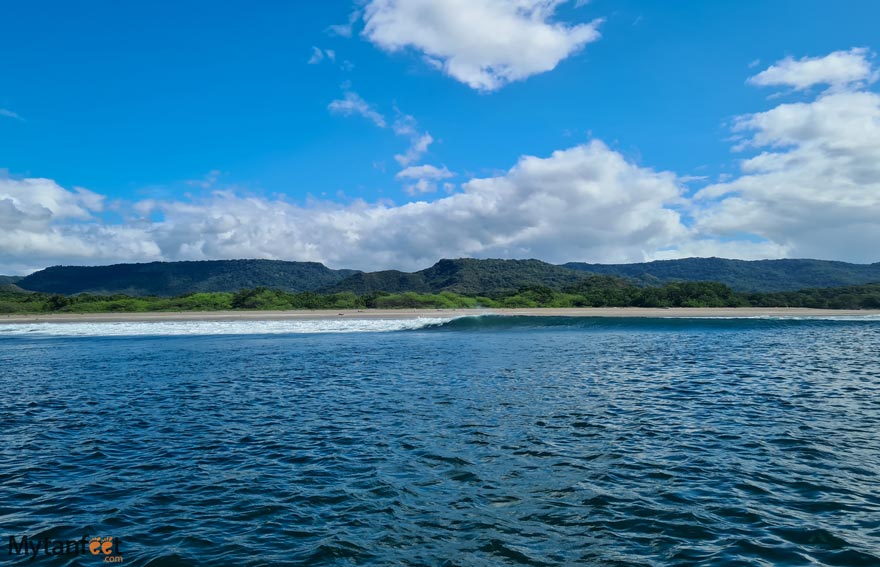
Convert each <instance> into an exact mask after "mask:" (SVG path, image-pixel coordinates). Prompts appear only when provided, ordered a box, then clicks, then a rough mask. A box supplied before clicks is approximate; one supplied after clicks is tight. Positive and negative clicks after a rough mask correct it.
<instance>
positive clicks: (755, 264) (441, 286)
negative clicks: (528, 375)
mask: <svg viewBox="0 0 880 567" xmlns="http://www.w3.org/2000/svg"><path fill="white" fill-rule="evenodd" d="M591 274H600V275H606V276H614V277H618V278H625V279H626V280H628V281H630V282H632V283H634V284H636V285H641V286H661V285H663V284H666V283H671V282H680V281H714V282H719V283H723V284H726V285H728V286H730V287H731V288H733V289H734V290H737V291H746V292H750V291H762V292H771V291H794V290H799V289H805V288H831V287H841V286H854V285H862V284H866V283H875V282H880V263H877V264H870V265H868V264H848V263H845V262H829V261H822V260H761V261H752V262H748V261H743V260H725V259H721V258H687V259H683V260H666V261H658V262H648V263H642V264H584V263H569V264H564V265H563V266H555V265H553V264H548V263H546V262H541V261H540V260H475V259H468V258H464V259H457V260H440V261H439V262H437V263H436V264H434V265H433V266H431V267H430V268H426V269H424V270H419V271H417V272H411V273H410V272H400V271H395V270H387V271H382V272H358V271H356V270H332V269H330V268H327V267H326V266H324V265H323V264H318V263H315V262H285V261H279V260H216V261H202V262H153V263H150V264H117V265H113V266H95V267H73V266H56V267H52V268H46V269H45V270H41V271H39V272H35V273H33V274H31V275H29V276H26V277H24V278H21V279H18V278H15V277H2V278H0V285H5V286H10V285H17V286H19V287H21V288H23V289H26V290H29V291H38V292H44V293H56V294H64V295H72V294H77V293H94V294H105V295H111V294H126V295H132V296H145V295H156V296H165V297H168V296H178V295H185V294H189V293H196V292H221V291H231V292H235V291H239V290H242V289H253V288H261V287H265V288H270V289H277V290H283V291H288V292H301V291H316V292H321V293H339V292H353V293H356V294H358V295H364V294H369V293H374V292H388V293H405V292H416V293H440V292H454V293H458V294H462V295H471V296H473V295H497V294H504V293H508V292H515V291H517V290H519V289H521V288H524V287H529V286H543V287H547V288H550V289H553V290H562V289H564V288H566V287H570V286H574V285H578V284H579V282H581V281H583V280H584V278H586V277H587V276H589V275H591Z"/></svg>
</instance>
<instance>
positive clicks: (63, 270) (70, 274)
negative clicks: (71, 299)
mask: <svg viewBox="0 0 880 567" xmlns="http://www.w3.org/2000/svg"><path fill="white" fill-rule="evenodd" d="M354 273H356V272H355V270H331V269H330V268H328V267H326V266H324V265H323V264H319V263H317V262H283V261H280V260H209V261H200V262H152V263H149V264H116V265H112V266H90V267H82V266H55V267H52V268H46V269H45V270H40V271H39V272H35V273H33V274H31V275H29V276H27V277H24V278H22V279H21V280H19V281H17V282H16V284H17V285H18V286H19V287H22V288H24V289H26V290H29V291H40V292H46V293H60V294H65V295H70V294H76V293H95V294H117V293H121V294H127V295H133V296H142V295H157V296H176V295H185V294H187V293H194V292H210V291H238V290H241V289H246V288H253V287H268V288H274V289H280V290H284V291H294V292H297V291H313V290H317V289H321V288H324V287H327V286H329V285H332V284H334V283H336V282H338V281H340V280H342V279H345V278H346V277H348V276H351V275H352V274H354Z"/></svg>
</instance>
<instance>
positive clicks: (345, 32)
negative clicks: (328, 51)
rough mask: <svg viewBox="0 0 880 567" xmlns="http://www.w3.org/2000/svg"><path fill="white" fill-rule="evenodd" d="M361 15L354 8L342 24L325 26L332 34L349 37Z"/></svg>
mask: <svg viewBox="0 0 880 567" xmlns="http://www.w3.org/2000/svg"><path fill="white" fill-rule="evenodd" d="M360 17H361V11H360V10H354V11H352V12H351V13H350V14H349V15H348V22H346V23H344V24H336V25H332V26H330V27H328V28H327V31H328V32H330V33H331V34H333V35H338V36H340V37H351V34H352V32H353V31H354V25H355V23H357V21H358V20H359V19H360Z"/></svg>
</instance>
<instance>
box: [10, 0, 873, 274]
mask: <svg viewBox="0 0 880 567" xmlns="http://www.w3.org/2000/svg"><path fill="white" fill-rule="evenodd" d="M2 13H3V18H2V21H3V26H2V33H0V274H26V273H29V272H32V271H34V270H37V269H41V268H43V267H46V266H49V265H59V264H63V265H101V264H112V263H119V262H148V261H156V260H205V259H224V258H275V259H284V260H307V261H318V262H323V263H325V264H326V265H328V266H330V267H333V268H342V267H346V268H356V269H363V270H379V269H391V268H393V269H404V270H416V269H421V268H425V267H427V266H430V265H432V264H433V263H434V262H436V261H437V260H439V259H440V258H456V257H477V258H538V259H542V260H545V261H550V262H555V263H562V262H567V261H588V262H603V263H621V262H640V261H650V260H656V259H669V258H680V257H689V256H704V257H705V256H720V257H727V258H743V259H762V258H786V257H789V258H806V257H809V258H820V259H829V260H844V261H851V262H862V263H867V262H877V261H880V252H878V250H880V246H878V245H877V243H878V242H880V94H878V93H880V90H878V79H880V60H878V58H877V55H876V51H877V50H878V49H880V33H878V31H877V26H876V22H877V21H880V3H877V2H874V1H873V0H862V1H859V0H842V1H840V2H828V1H824V2H819V1H814V0H797V1H788V0H773V1H771V2H768V1H766V0H739V1H737V2H709V1H704V0H700V1H697V0H677V1H674V2H656V1H652V0H590V1H584V0H568V1H565V0H443V1H439V0H357V1H354V2H353V1H350V0H332V1H331V0H328V1H324V2H281V1H277V2H273V1H266V2H259V3H253V2H244V1H221V0H212V1H210V2H208V1H187V0H178V1H174V2H170V1H164V0H157V1H152V2H112V1H98V0H85V1H83V2H76V3H72V2H64V1H45V0H32V1H29V2H7V3H5V4H4V5H3V12H2Z"/></svg>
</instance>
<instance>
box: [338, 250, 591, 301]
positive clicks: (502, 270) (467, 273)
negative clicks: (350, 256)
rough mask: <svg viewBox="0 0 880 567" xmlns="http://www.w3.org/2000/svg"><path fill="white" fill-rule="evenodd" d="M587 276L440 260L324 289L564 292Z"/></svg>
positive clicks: (518, 263) (519, 263)
mask: <svg viewBox="0 0 880 567" xmlns="http://www.w3.org/2000/svg"><path fill="white" fill-rule="evenodd" d="M582 279H584V274H583V273H580V272H576V271H574V270H569V269H566V268H560V267H559V266H554V265H553V264H548V263H546V262H541V261H540V260H474V259H471V258H461V259H458V260H440V261H439V262H437V263H436V264H434V265H433V266H431V267H430V268H427V269H424V270H420V271H418V272H413V273H407V272H398V271H396V270H388V271H384V272H368V273H358V274H355V275H353V276H351V277H349V278H346V279H345V280H342V281H341V282H339V283H337V284H335V285H333V286H331V287H329V288H328V289H326V290H324V291H327V292H340V291H351V292H354V293H357V294H365V293H372V292H377V291H387V292H392V293H402V292H407V291H413V292H417V293H435V294H436V293H441V292H444V291H450V292H453V293H457V294H462V295H486V294H502V293H508V292H515V291H516V290H518V289H520V288H522V287H526V286H533V285H539V286H547V287H550V288H553V289H562V288H563V287H565V286H567V285H573V284H576V283H577V282H579V281H581V280H582Z"/></svg>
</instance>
